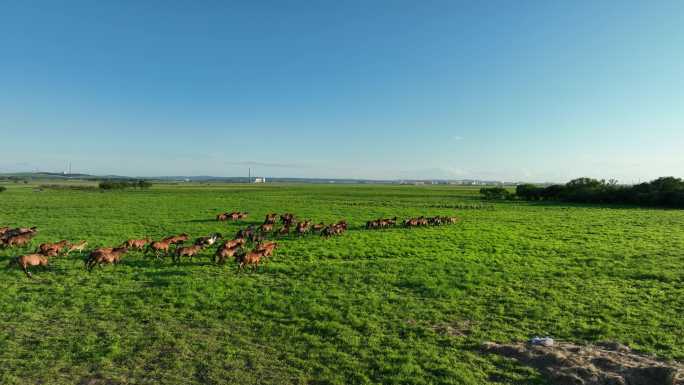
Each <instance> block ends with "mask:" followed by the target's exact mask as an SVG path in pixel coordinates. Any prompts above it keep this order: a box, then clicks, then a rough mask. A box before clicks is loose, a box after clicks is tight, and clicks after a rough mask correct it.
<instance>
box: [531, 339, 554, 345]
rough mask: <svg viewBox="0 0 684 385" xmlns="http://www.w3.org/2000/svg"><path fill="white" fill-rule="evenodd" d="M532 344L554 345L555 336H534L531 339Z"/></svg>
mask: <svg viewBox="0 0 684 385" xmlns="http://www.w3.org/2000/svg"><path fill="white" fill-rule="evenodd" d="M530 345H539V346H547V347H548V346H553V338H551V337H533V338H532V339H531V340H530Z"/></svg>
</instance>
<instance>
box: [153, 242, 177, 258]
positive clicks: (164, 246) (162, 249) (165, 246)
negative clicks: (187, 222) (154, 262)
mask: <svg viewBox="0 0 684 385" xmlns="http://www.w3.org/2000/svg"><path fill="white" fill-rule="evenodd" d="M170 245H171V241H170V240H166V241H164V240H162V241H154V242H152V243H150V245H149V246H148V247H147V250H148V251H154V256H155V257H157V258H159V254H160V253H163V255H166V254H168V252H169V246H170Z"/></svg>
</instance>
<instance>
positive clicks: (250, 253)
mask: <svg viewBox="0 0 684 385" xmlns="http://www.w3.org/2000/svg"><path fill="white" fill-rule="evenodd" d="M248 215H249V213H247V212H240V211H233V212H225V213H221V214H218V215H217V216H216V220H217V221H228V220H230V221H238V220H240V219H245V218H247V216H248ZM278 218H279V219H280V226H278V225H277V221H278ZM457 221H458V218H456V217H440V216H436V217H422V216H421V217H418V218H409V219H406V220H404V221H403V222H402V224H403V226H404V227H419V226H429V225H443V224H453V223H456V222H457ZM396 225H397V218H396V217H394V218H379V219H376V220H371V221H368V222H366V229H381V228H389V227H393V226H396ZM276 226H278V227H276ZM347 228H348V224H347V222H346V221H345V220H340V221H338V222H336V223H332V224H328V225H326V224H325V223H323V222H320V223H317V224H314V223H313V222H312V221H311V220H302V221H297V220H296V219H295V216H294V214H292V213H284V214H280V215H278V214H277V213H268V214H266V218H265V219H264V222H263V223H262V224H261V225H259V226H258V227H255V226H254V225H249V226H247V227H246V228H243V229H240V230H239V231H238V232H237V233H236V234H235V237H233V238H232V239H227V240H224V241H223V243H222V244H221V245H220V246H219V247H218V248H217V249H216V251H215V252H214V254H213V259H212V261H213V262H214V263H215V264H219V265H222V264H225V262H226V261H227V260H228V258H234V259H235V262H236V264H237V266H238V271H241V270H242V269H243V268H245V267H246V266H251V267H252V268H253V269H254V270H256V269H257V268H258V267H259V264H260V263H261V262H262V261H265V260H267V259H268V258H269V257H270V256H271V255H273V252H274V251H275V250H276V248H278V243H277V242H275V241H273V240H271V241H267V240H266V238H267V237H268V236H273V237H283V236H287V235H289V234H291V233H293V234H295V235H297V236H304V235H306V234H310V233H318V234H320V236H322V237H326V238H327V237H331V236H335V235H340V234H342V233H344V232H345V231H346V230H347ZM37 233H38V229H37V228H36V227H30V228H28V227H18V228H10V227H0V246H2V247H17V246H19V247H26V246H29V245H30V243H31V240H32V239H33V237H34V236H35V235H36V234H37ZM220 239H223V236H222V235H221V234H220V233H214V234H211V235H208V236H203V237H199V238H196V239H195V240H194V241H193V242H192V244H187V245H186V242H187V241H189V240H190V236H189V235H188V234H185V233H183V234H177V235H171V236H168V237H165V238H162V239H160V240H152V239H151V238H142V239H128V240H126V241H125V242H123V244H121V245H119V246H115V247H100V248H96V249H94V250H92V251H90V253H88V257H87V258H86V259H85V268H86V269H87V270H88V271H92V269H93V268H94V267H96V266H102V265H107V264H118V263H119V262H120V261H121V258H122V257H123V255H124V254H126V253H127V252H129V251H130V250H138V251H141V252H143V253H144V254H145V255H149V256H152V257H154V258H157V259H160V260H161V259H163V258H164V257H169V256H170V257H171V259H172V261H173V262H174V263H180V261H181V260H182V259H183V258H188V259H189V260H191V261H192V258H193V257H195V256H197V255H198V254H199V253H200V252H201V251H203V250H204V249H206V248H208V247H211V246H213V245H216V244H217V243H219V240H220ZM87 245H88V242H86V241H80V242H76V243H71V242H69V241H67V240H61V241H59V242H54V243H42V244H40V245H39V246H38V248H37V250H36V251H35V252H34V253H31V254H25V255H21V256H19V257H17V258H15V259H13V260H12V261H10V266H11V265H13V264H17V265H18V266H19V267H20V268H21V269H22V270H23V271H24V273H26V275H27V276H28V277H29V278H31V277H32V275H31V272H30V271H29V270H28V268H29V267H30V266H47V265H48V260H49V258H53V257H57V256H60V255H62V256H68V255H69V254H70V253H72V252H79V253H82V252H84V251H85V249H86V246H87ZM248 245H249V247H248Z"/></svg>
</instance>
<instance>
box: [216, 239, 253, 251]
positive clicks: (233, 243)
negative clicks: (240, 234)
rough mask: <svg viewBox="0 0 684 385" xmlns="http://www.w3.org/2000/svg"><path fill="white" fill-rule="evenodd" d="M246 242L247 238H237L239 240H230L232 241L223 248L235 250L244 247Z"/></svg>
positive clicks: (227, 242)
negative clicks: (236, 247)
mask: <svg viewBox="0 0 684 385" xmlns="http://www.w3.org/2000/svg"><path fill="white" fill-rule="evenodd" d="M245 242H247V241H246V240H245V238H237V239H233V240H230V241H226V243H224V244H223V246H222V247H223V248H226V249H232V248H234V247H235V246H242V245H244V244H245Z"/></svg>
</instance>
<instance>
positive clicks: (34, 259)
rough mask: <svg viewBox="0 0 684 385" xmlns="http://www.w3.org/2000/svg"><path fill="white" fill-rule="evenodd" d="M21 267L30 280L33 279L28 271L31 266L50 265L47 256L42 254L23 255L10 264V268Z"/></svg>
mask: <svg viewBox="0 0 684 385" xmlns="http://www.w3.org/2000/svg"><path fill="white" fill-rule="evenodd" d="M15 263H16V264H17V265H19V267H20V268H21V269H22V270H24V273H26V276H27V277H29V278H33V276H32V275H31V272H30V271H28V267H29V266H43V267H45V266H47V265H48V259H47V257H46V256H44V255H41V254H26V255H22V256H20V257H17V258H16V259H14V260H12V261H10V264H9V265H8V266H11V265H13V264H15Z"/></svg>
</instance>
